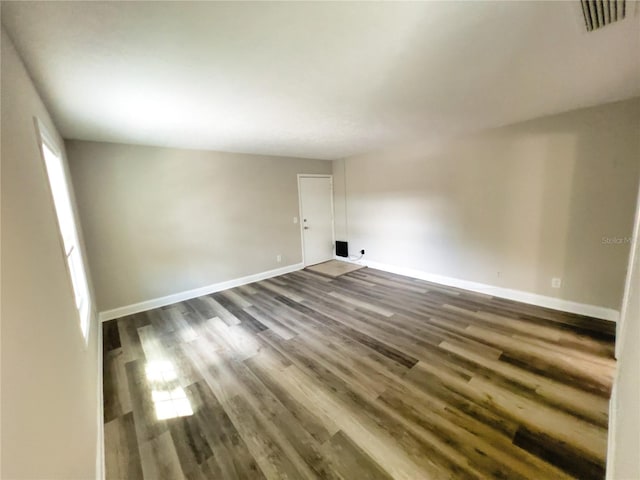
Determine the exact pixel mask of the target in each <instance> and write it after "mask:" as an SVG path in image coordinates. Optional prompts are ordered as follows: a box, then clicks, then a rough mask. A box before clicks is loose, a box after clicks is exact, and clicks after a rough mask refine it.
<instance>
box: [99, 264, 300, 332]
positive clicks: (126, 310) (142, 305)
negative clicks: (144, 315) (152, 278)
mask: <svg viewBox="0 0 640 480" xmlns="http://www.w3.org/2000/svg"><path fill="white" fill-rule="evenodd" d="M303 268H304V264H303V263H302V262H300V263H294V264H292V265H287V266H285V267H281V268H275V269H273V270H267V271H265V272H259V273H254V274H252V275H247V276H245V277H240V278H234V279H232V280H226V281H224V282H218V283H214V284H211V285H207V286H204V287H199V288H194V289H192V290H185V291H183V292H178V293H173V294H171V295H166V296H164V297H158V298H153V299H150V300H145V301H144V302H139V303H134V304H131V305H125V306H122V307H118V308H113V309H111V310H105V311H103V312H100V314H99V318H100V321H101V322H106V321H108V320H113V319H116V318H121V317H124V316H127V315H133V314H135V313H140V312H145V311H147V310H152V309H154V308H160V307H165V306H167V305H172V304H174V303H178V302H184V301H185V300H191V299H192V298H197V297H201V296H203V295H208V294H210V293H216V292H220V291H222V290H228V289H230V288H235V287H240V286H242V285H246V284H248V283H253V282H258V281H260V280H266V279H268V278H272V277H277V276H278V275H284V274H285V273H291V272H295V271H297V270H302V269H303Z"/></svg>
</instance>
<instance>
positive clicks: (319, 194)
mask: <svg viewBox="0 0 640 480" xmlns="http://www.w3.org/2000/svg"><path fill="white" fill-rule="evenodd" d="M298 188H299V194H300V216H301V218H300V228H302V248H303V251H304V264H305V266H307V265H315V264H316V263H321V262H326V261H327V260H331V259H332V258H333V185H332V181H331V177H312V176H309V177H306V176H303V175H301V176H299V177H298Z"/></svg>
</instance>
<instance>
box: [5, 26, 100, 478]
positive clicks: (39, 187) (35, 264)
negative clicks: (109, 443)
mask: <svg viewBox="0 0 640 480" xmlns="http://www.w3.org/2000/svg"><path fill="white" fill-rule="evenodd" d="M1 110H2V147H1V153H2V259H1V262H2V269H1V270H2V287H1V296H2V301H1V303H2V307H1V312H2V353H1V357H2V367H1V368H2V372H1V378H2V470H1V474H0V477H2V478H6V479H22V478H24V479H35V478H38V479H44V478H46V479H65V480H66V479H88V478H95V476H96V468H97V462H96V456H97V453H98V449H97V440H98V429H97V425H98V422H99V421H101V418H100V416H99V412H100V406H99V402H98V395H97V391H98V382H99V378H98V377H99V375H98V348H97V344H98V340H97V322H96V320H95V316H94V317H93V318H92V322H91V326H90V337H89V342H88V345H87V346H85V342H84V339H83V337H82V333H81V331H80V324H79V320H78V313H77V310H76V308H75V303H74V298H73V292H72V289H71V283H70V279H69V276H68V273H67V270H66V266H65V259H64V257H63V255H62V249H61V244H60V238H59V233H58V230H57V228H58V227H57V223H56V219H55V212H54V209H53V204H52V201H51V196H50V192H49V187H48V183H47V179H46V176H45V171H44V165H43V162H42V159H41V156H40V151H39V147H38V139H37V137H36V131H35V127H34V120H33V117H34V116H37V117H38V118H39V119H40V120H41V121H42V122H43V123H44V125H45V126H46V127H47V129H48V130H49V131H50V133H52V134H53V135H55V136H56V138H57V140H58V142H59V144H60V146H63V144H62V140H61V139H60V137H59V136H58V135H57V132H56V128H55V126H54V124H53V123H52V121H51V118H50V117H49V115H48V114H47V111H46V109H45V107H44V105H43V104H42V102H41V100H40V98H39V96H38V93H37V92H36V91H35V89H34V87H33V84H32V83H31V80H30V79H29V77H28V76H27V73H26V71H25V69H24V66H23V65H22V62H21V61H20V59H19V57H18V55H17V53H16V51H15V49H14V47H13V45H12V44H11V40H10V39H9V38H8V36H7V35H6V34H5V32H4V29H3V30H2V109H1Z"/></svg>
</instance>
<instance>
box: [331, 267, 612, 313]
mask: <svg viewBox="0 0 640 480" xmlns="http://www.w3.org/2000/svg"><path fill="white" fill-rule="evenodd" d="M335 258H336V260H340V261H343V262H350V263H357V264H359V265H365V266H367V267H371V268H375V269H378V270H383V271H385V272H389V273H396V274H398V275H404V276H407V277H412V278H417V279H420V280H425V281H427V282H433V283H438V284H440V285H447V286H449V287H456V288H461V289H464V290H470V291H472V292H477V293H483V294H485V295H491V296H492V297H499V298H506V299H508V300H515V301H516V302H522V303H528V304H530V305H536V306H539V307H545V308H551V309H554V310H561V311H563V312H570V313H577V314H579V315H586V316H589V317H594V318H600V319H603V320H610V321H612V322H617V321H618V317H619V316H620V312H618V311H617V310H614V309H612V308H606V307H599V306H597V305H589V304H586V303H578V302H572V301H570V300H563V299H561V298H555V297H547V296H545V295H538V294H537V293H530V292H525V291H522V290H513V289H510V288H503V287H496V286H494V285H488V284H485V283H478V282H471V281H469V280H460V279H457V278H452V277H445V276H443V275H436V274H434V273H428V272H423V271H422V270H415V269H413V268H406V267H398V266H395V265H389V264H386V263H379V262H374V261H371V260H365V259H363V260H359V261H356V262H354V261H352V260H349V259H346V258H344V257H335Z"/></svg>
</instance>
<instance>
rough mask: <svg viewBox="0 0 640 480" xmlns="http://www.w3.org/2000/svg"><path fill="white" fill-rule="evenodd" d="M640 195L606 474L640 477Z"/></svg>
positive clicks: (623, 313)
mask: <svg viewBox="0 0 640 480" xmlns="http://www.w3.org/2000/svg"><path fill="white" fill-rule="evenodd" d="M639 234H640V196H638V206H637V210H636V223H635V235H634V242H635V245H634V248H633V254H632V255H631V256H630V259H629V272H628V277H627V285H626V289H627V290H626V292H625V301H624V304H623V307H622V318H621V323H620V325H619V328H618V332H619V336H618V338H617V344H616V351H617V352H618V353H619V355H618V365H617V368H618V370H617V372H616V380H615V386H614V390H615V394H614V396H613V401H614V402H615V404H614V406H613V416H612V418H611V421H610V431H609V442H610V443H613V445H610V449H609V451H610V452H613V455H612V458H610V459H608V460H609V461H608V470H607V478H609V479H637V478H640V456H638V445H640V382H638V379H639V378H640V349H638V345H640V238H639Z"/></svg>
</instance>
